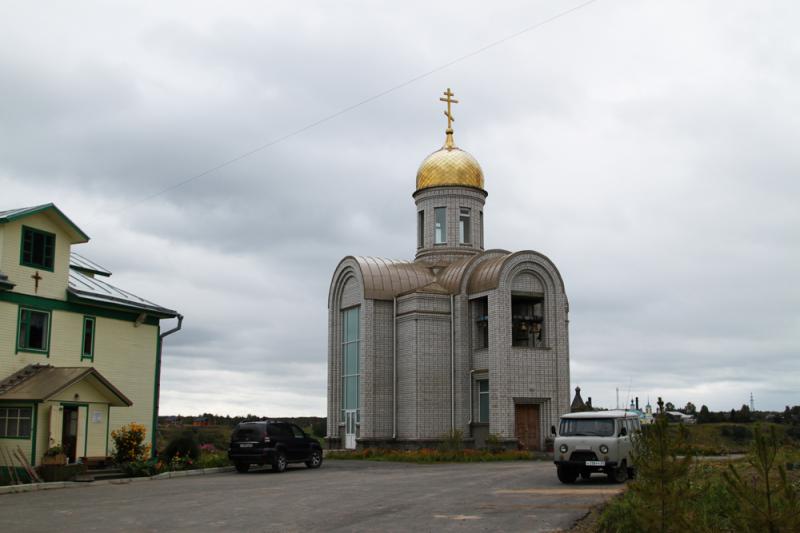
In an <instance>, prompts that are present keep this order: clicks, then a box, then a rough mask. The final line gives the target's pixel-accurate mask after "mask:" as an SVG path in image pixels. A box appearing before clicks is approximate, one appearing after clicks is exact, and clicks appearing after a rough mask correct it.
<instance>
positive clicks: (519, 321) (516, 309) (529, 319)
mask: <svg viewBox="0 0 800 533" xmlns="http://www.w3.org/2000/svg"><path fill="white" fill-rule="evenodd" d="M511 320H512V324H511V334H512V335H511V337H512V338H511V344H512V346H527V347H528V348H539V347H542V346H544V345H545V344H544V297H542V296H515V295H512V296H511Z"/></svg>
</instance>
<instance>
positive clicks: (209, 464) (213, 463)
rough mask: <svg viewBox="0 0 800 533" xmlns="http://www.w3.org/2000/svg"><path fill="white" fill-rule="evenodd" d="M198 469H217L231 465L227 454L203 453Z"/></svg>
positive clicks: (198, 462)
mask: <svg viewBox="0 0 800 533" xmlns="http://www.w3.org/2000/svg"><path fill="white" fill-rule="evenodd" d="M196 464H197V467H198V468H216V467H219V466H228V465H230V464H231V461H230V459H228V454H227V453H226V452H213V453H202V454H201V455H200V459H198V461H197V463H196Z"/></svg>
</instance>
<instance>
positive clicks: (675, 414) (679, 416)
mask: <svg viewBox="0 0 800 533" xmlns="http://www.w3.org/2000/svg"><path fill="white" fill-rule="evenodd" d="M665 413H666V415H667V418H668V419H669V421H670V422H680V423H681V424H694V423H695V418H694V416H693V415H687V414H686V413H681V412H680V411H665Z"/></svg>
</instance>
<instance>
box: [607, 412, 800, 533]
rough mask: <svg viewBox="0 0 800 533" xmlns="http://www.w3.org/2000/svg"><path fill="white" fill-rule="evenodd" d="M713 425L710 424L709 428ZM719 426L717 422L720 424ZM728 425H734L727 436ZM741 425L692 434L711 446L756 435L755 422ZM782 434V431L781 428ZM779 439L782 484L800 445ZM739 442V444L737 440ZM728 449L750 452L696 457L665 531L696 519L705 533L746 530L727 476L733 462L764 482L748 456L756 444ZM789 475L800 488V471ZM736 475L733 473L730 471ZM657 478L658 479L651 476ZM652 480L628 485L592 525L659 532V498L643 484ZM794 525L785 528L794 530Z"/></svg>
mask: <svg viewBox="0 0 800 533" xmlns="http://www.w3.org/2000/svg"><path fill="white" fill-rule="evenodd" d="M709 426H710V427H709ZM715 426H716V427H715ZM722 426H728V429H727V430H726V431H725V433H726V434H725V435H723V432H722ZM735 426H740V425H735V424H714V425H708V426H706V427H703V426H697V427H692V428H691V430H690V434H691V435H692V437H694V438H693V443H694V445H697V444H698V443H700V444H704V445H706V446H709V447H711V446H718V445H719V443H720V442H724V441H723V439H727V440H737V439H738V440H740V441H742V440H745V439H747V440H749V441H752V440H753V433H754V432H753V431H752V430H753V429H754V426H752V425H750V426H749V427H748V428H749V429H750V430H751V431H749V432H748V433H745V432H743V431H741V430H739V431H735V430H733V427H735ZM776 433H780V432H779V431H776ZM777 442H778V443H781V442H782V443H783V444H782V445H781V446H780V447H779V448H776V449H777V450H778V452H777V456H776V457H777V460H776V463H775V466H776V468H774V469H773V471H772V472H771V473H770V474H769V478H770V479H771V480H772V481H773V483H775V487H777V481H778V479H777V478H778V473H777V465H783V466H786V465H789V464H792V465H793V464H795V463H798V462H800V446H798V444H797V443H796V442H793V441H791V440H788V439H786V438H785V434H784V433H780V435H779V436H778V440H777ZM737 446H739V445H738V444H737ZM725 448H726V449H727V450H731V449H732V451H745V452H747V451H750V453H751V455H749V456H748V458H742V459H739V460H736V461H733V462H730V461H708V460H706V461H695V462H693V463H692V464H691V466H690V468H689V471H688V473H687V474H686V476H685V478H683V479H682V480H680V484H681V486H682V487H683V491H682V492H681V494H680V496H679V500H677V501H676V502H675V505H676V509H675V512H676V513H678V514H679V515H680V516H679V517H678V516H675V517H674V520H673V521H672V522H673V523H672V524H667V526H666V529H664V530H663V531H678V530H680V525H679V521H678V520H677V518H680V519H681V520H680V521H681V522H683V523H688V524H691V530H692V531H696V532H699V533H705V532H712V531H713V532H718V531H719V532H734V531H742V530H743V529H742V527H743V526H742V517H743V513H742V511H743V503H742V501H741V500H740V499H737V498H736V497H735V495H734V494H733V492H732V490H731V485H730V483H729V482H728V481H726V479H725V477H726V472H728V469H729V468H730V467H731V466H732V467H733V468H734V469H735V471H736V472H737V474H738V476H740V477H741V478H742V479H744V480H745V482H746V485H747V486H748V487H752V488H755V487H757V486H759V483H760V482H758V481H757V479H758V478H759V473H758V471H757V470H756V468H754V466H753V465H752V464H751V463H750V462H749V461H748V459H750V460H752V457H753V456H752V453H753V452H752V449H750V450H748V449H747V446H744V447H739V448H737V447H735V446H731V447H730V448H728V447H727V446H725ZM786 475H787V478H788V482H789V484H790V485H791V486H792V487H793V489H792V490H794V491H795V492H797V491H800V470H797V469H791V470H790V469H788V468H787V470H786ZM729 477H730V476H729ZM652 482H655V480H654V481H651V483H652ZM642 483H646V481H644V480H643V479H642V478H637V479H636V480H635V481H632V482H631V483H630V484H629V485H628V489H629V490H627V491H626V492H624V493H623V494H621V495H620V496H617V497H615V498H614V499H612V500H611V501H610V502H609V503H608V504H607V505H606V507H605V508H604V509H603V511H602V513H601V514H600V516H599V518H598V520H597V521H596V523H595V524H593V525H592V530H593V531H599V532H614V533H625V532H636V533H638V532H642V531H655V530H656V525H655V521H654V520H653V519H652V515H653V500H644V499H643V494H648V493H649V492H652V490H648V487H649V488H650V489H652V485H650V486H646V485H645V486H642V485H641V484H642ZM791 527H792V526H789V528H790V529H779V530H780V531H784V530H786V531H789V530H794V529H791Z"/></svg>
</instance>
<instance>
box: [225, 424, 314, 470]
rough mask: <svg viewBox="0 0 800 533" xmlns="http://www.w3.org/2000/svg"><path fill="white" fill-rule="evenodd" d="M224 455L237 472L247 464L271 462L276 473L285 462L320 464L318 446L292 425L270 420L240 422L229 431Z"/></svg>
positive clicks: (244, 468) (308, 464)
mask: <svg viewBox="0 0 800 533" xmlns="http://www.w3.org/2000/svg"><path fill="white" fill-rule="evenodd" d="M228 457H229V458H230V460H231V461H232V462H233V464H234V465H235V466H236V470H237V471H238V472H247V469H248V468H250V465H252V464H257V465H267V464H268V465H272V469H273V470H274V471H276V472H283V471H284V470H286V465H288V464H289V463H305V464H306V466H307V467H309V468H319V467H320V466H322V447H321V446H320V445H319V442H317V441H316V440H314V439H313V438H311V437H309V436H308V435H306V434H305V432H304V431H303V430H302V429H300V428H299V427H297V426H295V425H294V424H289V423H287V422H279V421H272V420H262V421H258V422H242V423H241V424H237V425H236V427H235V428H234V429H233V433H232V434H231V447H230V448H228Z"/></svg>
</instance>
